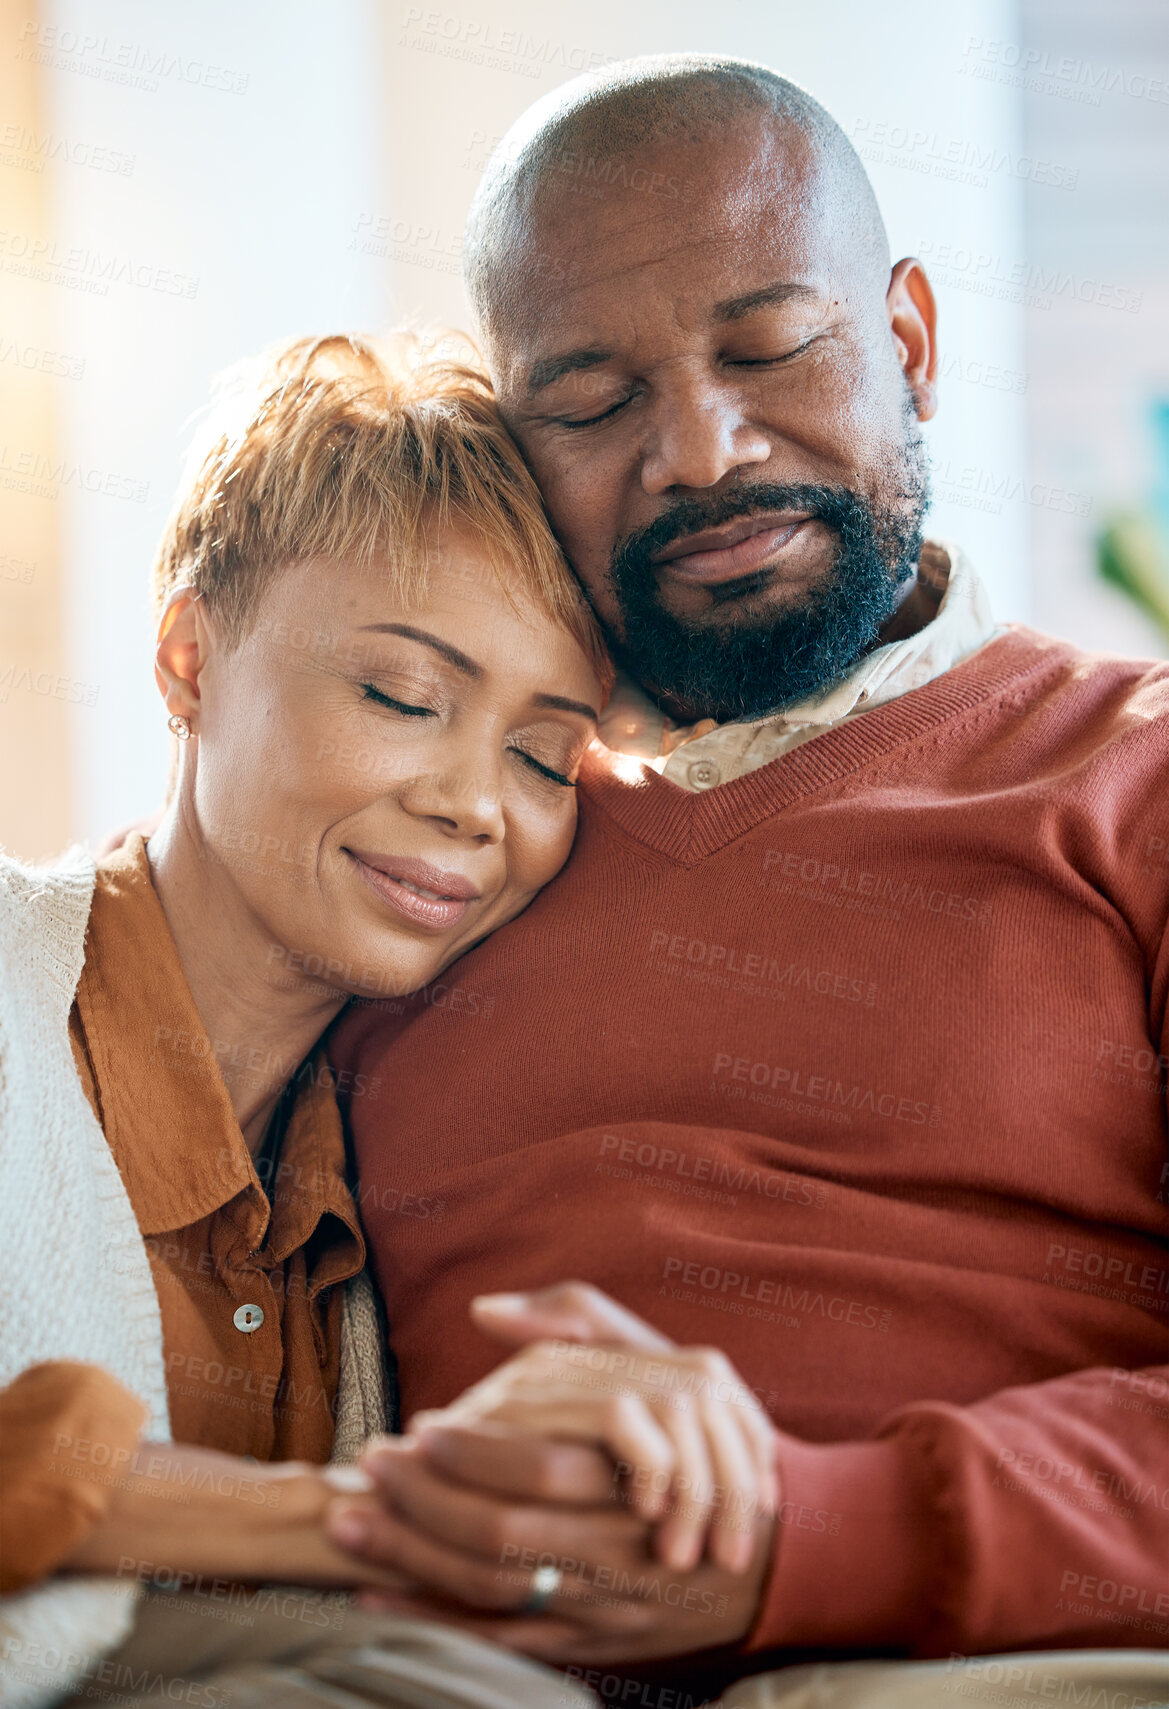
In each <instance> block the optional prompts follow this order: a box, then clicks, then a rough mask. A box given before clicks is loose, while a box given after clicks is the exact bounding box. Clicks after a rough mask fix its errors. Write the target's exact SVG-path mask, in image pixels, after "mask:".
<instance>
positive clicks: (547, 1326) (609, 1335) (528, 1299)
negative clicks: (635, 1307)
mask: <svg viewBox="0 0 1169 1709" xmlns="http://www.w3.org/2000/svg"><path fill="white" fill-rule="evenodd" d="M471 1316H472V1317H473V1318H474V1320H475V1322H476V1324H477V1325H478V1327H479V1328H480V1329H481V1330H482V1331H483V1332H484V1334H485V1335H490V1336H491V1337H492V1338H493V1339H494V1340H496V1341H502V1342H503V1343H504V1344H505V1345H506V1346H508V1347H522V1346H524V1345H525V1344H526V1343H527V1342H529V1341H611V1342H615V1343H617V1344H618V1345H619V1346H622V1347H636V1348H639V1349H640V1350H641V1351H642V1352H646V1353H662V1352H666V1351H668V1350H669V1349H670V1348H671V1347H673V1345H674V1344H673V1342H672V1341H670V1340H669V1338H668V1337H667V1336H665V1335H662V1334H660V1333H659V1331H658V1330H656V1329H655V1328H654V1327H653V1325H652V1324H649V1323H647V1322H646V1321H645V1319H644V1318H642V1317H638V1316H637V1314H636V1313H635V1312H632V1311H629V1310H628V1309H627V1308H626V1307H625V1306H623V1305H620V1304H618V1302H617V1301H616V1300H615V1299H612V1298H611V1297H610V1296H609V1295H608V1294H603V1293H602V1292H601V1290H600V1288H594V1287H593V1286H592V1284H591V1283H589V1282H558V1283H557V1284H556V1286H555V1287H551V1288H539V1289H536V1290H533V1291H531V1292H528V1293H515V1294H479V1295H478V1296H477V1298H475V1299H473V1300H472V1301H471Z"/></svg>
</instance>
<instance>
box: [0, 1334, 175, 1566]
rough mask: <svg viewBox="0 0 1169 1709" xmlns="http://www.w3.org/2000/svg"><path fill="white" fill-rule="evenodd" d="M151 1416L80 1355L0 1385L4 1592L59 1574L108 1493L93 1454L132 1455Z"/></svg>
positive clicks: (105, 1504)
mask: <svg viewBox="0 0 1169 1709" xmlns="http://www.w3.org/2000/svg"><path fill="white" fill-rule="evenodd" d="M145 1417H146V1408H145V1407H144V1406H143V1404H142V1402H141V1401H140V1400H139V1399H138V1397H137V1395H134V1394H131V1392H130V1390H129V1389H128V1388H126V1387H125V1386H124V1385H123V1384H122V1383H120V1382H119V1381H118V1380H117V1378H116V1377H112V1376H111V1375H110V1373H109V1372H108V1371H103V1370H102V1369H101V1367H100V1366H98V1365H85V1364H81V1363H79V1362H77V1361H75V1360H66V1359H58V1360H53V1361H52V1362H47V1363H45V1364H41V1365H33V1366H30V1367H29V1369H28V1370H26V1371H22V1372H21V1373H20V1375H19V1376H18V1377H16V1378H15V1379H14V1380H13V1381H12V1382H11V1383H9V1384H8V1386H7V1388H5V1389H2V1390H0V1594H2V1595H9V1594H11V1593H12V1592H14V1591H18V1590H24V1589H25V1588H26V1587H27V1586H28V1585H30V1584H36V1583H37V1581H38V1580H39V1579H42V1578H45V1577H46V1576H47V1575H48V1574H49V1573H51V1572H55V1571H56V1570H57V1568H58V1567H59V1566H60V1564H61V1562H62V1561H64V1560H65V1559H66V1558H67V1557H68V1556H69V1554H70V1553H71V1552H72V1551H73V1550H74V1549H75V1548H77V1547H78V1545H79V1544H80V1543H81V1542H82V1540H83V1539H84V1538H85V1537H86V1536H88V1534H89V1532H90V1531H91V1530H92V1529H93V1527H94V1526H95V1525H97V1524H98V1523H99V1521H100V1520H101V1518H102V1515H103V1514H104V1513H105V1511H106V1509H107V1507H108V1506H109V1498H110V1490H109V1488H108V1487H107V1485H106V1483H104V1482H102V1481H100V1479H101V1470H102V1469H101V1468H98V1467H97V1466H95V1460H97V1461H100V1460H103V1459H104V1460H105V1461H106V1462H107V1463H108V1461H109V1460H110V1459H111V1458H115V1457H116V1458H118V1459H124V1458H128V1457H129V1455H130V1454H131V1453H132V1452H133V1450H134V1447H135V1445H136V1443H137V1441H138V1437H139V1435H140V1434H141V1430H142V1424H143V1421H144V1419H145ZM95 1470H97V1471H98V1473H99V1475H98V1478H97V1479H95V1478H94V1476H93V1473H94V1471H95Z"/></svg>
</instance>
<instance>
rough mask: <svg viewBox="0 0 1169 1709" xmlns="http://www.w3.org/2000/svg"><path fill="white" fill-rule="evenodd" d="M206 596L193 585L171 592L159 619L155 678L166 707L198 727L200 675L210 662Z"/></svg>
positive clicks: (172, 713) (171, 712) (192, 725)
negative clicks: (203, 600) (205, 607)
mask: <svg viewBox="0 0 1169 1709" xmlns="http://www.w3.org/2000/svg"><path fill="white" fill-rule="evenodd" d="M201 602H202V595H201V594H199V593H198V592H197V591H196V590H195V589H194V588H193V587H177V588H175V589H174V591H173V592H172V593H171V595H170V597H169V599H168V600H167V602H166V604H165V606H164V607H163V611H162V616H161V617H160V618H159V622H158V641H157V643H156V646H155V650H154V680H155V682H156V683H157V684H158V691H159V693H160V694H161V695H162V698H163V700H164V701H165V702H166V709H167V711H168V712H169V713H170V714H171V716H172V717H174V716H175V715H176V714H177V715H178V716H179V717H181V718H186V719H188V720H189V722H190V726H191V730H192V732H195V731H196V730H197V728H198V723H197V720H198V715H199V708H200V696H199V676H200V673H201V672H202V669H203V666H204V664H205V663H206V662H207V639H208V637H207V626H206V624H205V623H204V622H203V620H202V618H203V613H202V603H201Z"/></svg>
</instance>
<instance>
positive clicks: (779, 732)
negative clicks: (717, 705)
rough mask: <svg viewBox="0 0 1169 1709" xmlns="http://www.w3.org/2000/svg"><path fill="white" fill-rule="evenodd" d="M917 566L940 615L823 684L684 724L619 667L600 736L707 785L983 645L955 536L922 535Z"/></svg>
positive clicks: (980, 598) (986, 606)
mask: <svg viewBox="0 0 1169 1709" xmlns="http://www.w3.org/2000/svg"><path fill="white" fill-rule="evenodd" d="M919 573H920V574H921V576H922V577H923V579H926V580H928V581H930V582H932V583H933V584H934V585H935V586H936V587H938V588H940V589H944V592H943V593H942V599H941V604H940V605H939V607H938V611H937V615H936V616H935V617H934V618H933V619H932V621H931V622H929V623H927V624H926V625H925V626H924V627H923V628H921V629H919V630H918V631H917V633H916V635H910V636H908V637H907V638H906V639H905V640H903V641H890V642H889V643H888V645H886V646H884V647H877V648H876V649H875V650H874V651H873V652H871V653H866V654H865V656H864V658H863V659H861V661H860V662H859V664H857V665H856V666H855V668H854V669H853V670H851V671H850V672H849V673H848V675H847V676H845V677H843V678H842V679H841V680H840V681H839V682H837V683H834V684H833V685H832V687H831V688H829V689H827V690H826V691H825V692H824V693H822V694H818V695H809V696H808V698H807V699H805V700H801V701H799V702H798V703H797V704H796V705H794V706H788V707H785V708H784V710H783V711H782V712H778V713H774V714H772V715H771V716H770V717H767V718H761V719H758V720H756V721H754V722H752V723H744V724H717V725H716V724H713V723H712V722H711V721H710V720H709V719H707V720H705V721H704V722H703V723H701V724H695V725H690V726H683V725H676V724H675V723H674V722H673V720H672V719H670V718H668V717H667V716H666V715H665V713H663V712H662V711H661V710H660V709H659V708H658V707H656V706H655V705H654V703H653V702H652V701H651V700H650V698H649V697H648V695H646V694H645V693H644V691H643V690H642V689H640V688H639V687H638V686H637V684H636V683H634V682H633V681H632V680H631V679H630V678H628V677H626V676H624V675H621V676H619V677H618V680H617V684H616V686H615V688H614V690H613V693H612V695H611V697H610V700H609V703H608V705H607V706H606V708H605V712H604V715H603V717H602V720H601V725H600V731H599V735H600V739H601V741H602V742H604V743H605V745H606V746H607V747H609V748H611V749H613V750H614V751H615V752H616V753H619V754H627V755H629V756H630V757H632V758H635V759H639V760H641V761H642V762H643V763H644V764H646V765H650V766H652V767H653V769H654V770H655V771H657V772H660V773H661V775H662V776H663V777H665V778H667V779H668V780H669V781H670V782H671V783H676V784H678V785H679V786H680V787H681V788H683V789H691V790H697V789H711V788H713V787H714V786H715V785H717V784H720V783H730V782H731V781H732V780H733V779H734V778H736V777H742V776H743V775H744V773H746V772H749V771H755V770H757V769H758V767H759V766H763V765H767V764H768V763H769V762H770V761H771V760H774V759H778V757H779V756H780V754H784V753H787V752H788V751H789V749H791V748H795V747H799V746H800V744H801V743H803V742H807V741H811V740H812V739H813V737H815V736H819V735H821V734H822V733H823V732H824V731H825V730H828V729H831V728H832V726H833V725H835V724H839V723H841V722H842V721H843V720H844V719H846V718H853V717H856V716H857V715H858V714H860V713H862V712H868V711H871V710H872V708H873V707H874V706H883V705H885V703H886V702H887V701H890V700H896V699H897V697H898V696H899V695H902V694H908V693H909V691H910V690H911V689H915V688H923V687H924V686H925V684H926V683H928V682H932V681H933V680H934V678H935V677H938V676H941V675H942V673H943V672H944V671H948V670H952V669H953V667H954V666H955V665H957V664H960V663H961V662H962V660H963V659H966V658H969V657H970V655H971V653H975V652H977V651H978V649H979V648H980V647H982V646H985V644H986V642H987V641H989V640H990V639H991V638H992V636H994V635H995V634H996V633H997V628H996V624H995V621H994V617H993V615H992V612H991V609H990V602H989V600H988V598H987V595H986V591H985V589H984V588H983V586H982V583H981V582H980V580H979V578H978V574H977V572H976V571H975V569H974V566H973V564H971V562H970V560H969V558H967V557H966V555H965V553H964V552H962V551H960V550H959V549H958V548H957V547H956V546H951V545H949V544H948V543H947V544H943V543H942V542H940V541H933V540H927V541H926V543H925V545H924V546H923V548H922V554H921V561H920V566H919Z"/></svg>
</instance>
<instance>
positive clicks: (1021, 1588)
mask: <svg viewBox="0 0 1169 1709" xmlns="http://www.w3.org/2000/svg"><path fill="white" fill-rule="evenodd" d="M1167 1421H1169V1366H1166V1367H1164V1368H1156V1369H1146V1370H1138V1371H1130V1370H1121V1369H1114V1370H1108V1369H1098V1370H1089V1371H1081V1372H1076V1373H1074V1374H1072V1375H1070V1376H1064V1377H1059V1378H1055V1379H1053V1380H1051V1381H1048V1382H1043V1383H1034V1384H1028V1385H1026V1386H1025V1387H1021V1388H1012V1389H1004V1390H1002V1391H1001V1392H1000V1393H998V1394H995V1395H991V1396H989V1397H988V1398H987V1399H985V1400H982V1401H979V1402H978V1403H976V1404H975V1405H972V1406H966V1407H961V1406H952V1405H947V1404H942V1403H940V1402H938V1403H934V1402H927V1403H923V1404H916V1405H912V1406H908V1407H905V1408H902V1409H900V1410H899V1411H898V1412H896V1413H894V1414H892V1415H891V1416H890V1417H889V1418H888V1419H887V1420H886V1421H885V1422H884V1424H883V1425H882V1426H881V1427H880V1428H879V1429H878V1431H877V1432H876V1434H875V1436H874V1437H873V1438H872V1439H870V1440H868V1441H865V1442H856V1443H852V1442H849V1443H837V1444H831V1443H829V1444H819V1443H809V1442H803V1441H798V1440H796V1439H795V1438H793V1437H785V1438H781V1442H780V1447H779V1450H778V1455H779V1471H780V1480H781V1488H782V1498H783V1506H782V1508H781V1510H780V1514H779V1522H778V1524H777V1526H776V1531H775V1547H774V1554H773V1561H772V1567H771V1573H770V1578H769V1581H768V1584H767V1586H766V1589H765V1592H764V1596H763V1600H762V1603H761V1605H760V1611H759V1615H758V1618H757V1621H756V1625H755V1627H754V1629H753V1631H752V1633H751V1635H750V1637H749V1639H748V1642H747V1646H746V1647H747V1648H748V1649H749V1650H753V1651H755V1650H762V1649H772V1648H778V1647H783V1648H789V1647H793V1646H794V1647H799V1648H805V1647H807V1648H816V1649H823V1648H841V1649H850V1648H853V1647H859V1648H865V1649H870V1650H871V1649H874V1648H875V1649H883V1650H891V1651H894V1652H897V1653H901V1654H908V1655H912V1656H922V1657H925V1656H944V1655H950V1654H952V1653H959V1652H960V1653H963V1654H968V1655H978V1654H987V1653H988V1652H993V1651H999V1650H1016V1649H1031V1648H1079V1647H1085V1646H1086V1647H1092V1648H1103V1647H1111V1646H1127V1647H1138V1648H1162V1647H1165V1646H1167V1645H1169V1577H1167V1574H1166V1563H1167V1562H1169V1422H1167Z"/></svg>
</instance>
